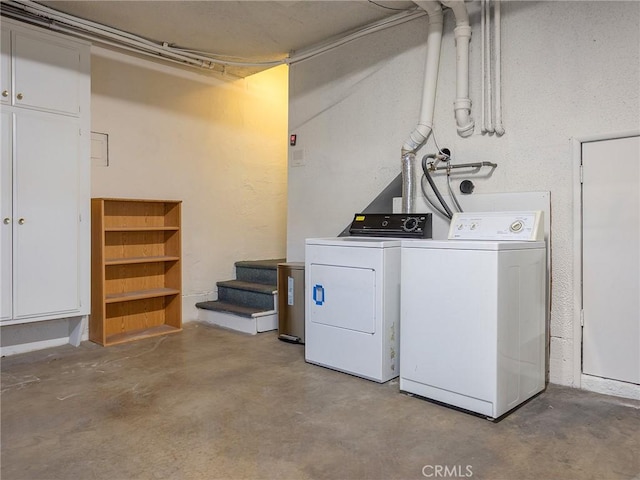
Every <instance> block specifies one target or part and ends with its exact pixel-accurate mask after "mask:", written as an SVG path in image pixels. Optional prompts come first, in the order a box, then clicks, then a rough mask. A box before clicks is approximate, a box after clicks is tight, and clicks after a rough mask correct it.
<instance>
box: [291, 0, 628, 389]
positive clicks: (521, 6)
mask: <svg viewBox="0 0 640 480" xmlns="http://www.w3.org/2000/svg"><path fill="white" fill-rule="evenodd" d="M468 7H469V10H470V13H471V24H472V28H473V37H472V42H471V77H472V79H471V85H470V92H471V99H472V101H473V103H474V111H473V116H474V117H475V119H476V123H477V124H478V123H479V121H480V113H479V112H478V109H477V107H478V106H479V104H480V95H481V84H480V75H479V74H480V51H479V48H478V45H479V41H480V26H479V19H480V14H479V2H472V3H468ZM502 7H503V8H502V14H503V24H502V26H503V28H502V39H503V43H502V45H503V56H502V65H503V77H502V79H503V117H504V125H505V128H506V134H505V135H504V136H503V137H502V138H497V137H495V136H487V135H484V136H483V135H481V134H480V133H479V132H480V129H479V127H478V126H477V127H476V133H475V134H474V135H473V136H472V137H470V138H467V139H462V138H459V137H457V135H456V130H455V120H454V117H453V100H454V97H455V50H454V40H453V27H454V22H453V18H452V14H451V12H447V13H446V22H445V37H444V40H443V45H442V59H441V68H440V76H439V83H438V95H437V104H436V113H435V134H436V138H437V140H438V143H439V145H440V147H445V146H446V147H449V148H450V149H451V150H452V152H453V156H454V160H455V161H457V162H469V161H483V160H488V161H493V162H496V163H498V165H499V166H498V168H497V169H496V170H495V172H494V174H493V175H491V176H489V177H479V176H474V175H467V176H465V177H462V178H470V179H472V180H473V181H474V183H475V184H476V190H475V191H476V192H477V193H495V192H527V191H550V192H551V202H552V238H551V244H552V298H551V329H550V334H551V355H550V362H551V363H550V380H551V381H552V382H554V383H560V384H567V385H570V384H573V382H574V362H579V361H580V358H579V357H578V358H574V349H573V335H574V333H573V318H574V313H573V289H574V282H576V281H579V279H574V278H573V276H572V271H573V270H572V262H573V231H574V230H573V217H572V214H573V210H572V209H573V177H572V175H573V164H572V151H571V146H572V144H571V138H572V137H582V136H587V135H594V134H601V133H614V132H623V131H629V130H634V129H638V127H639V126H640V98H639V91H640V88H639V87H638V86H639V85H640V3H637V2H606V1H603V2H571V1H567V2H565V1H557V2H520V1H503V3H502ZM426 22H427V20H426V18H421V19H418V20H415V21H412V22H410V23H407V24H405V25H403V26H400V27H394V28H393V29H389V30H386V31H383V32H379V33H376V34H373V35H370V36H367V37H364V38H362V39H360V40H357V41H355V42H351V43H349V44H347V45H345V46H343V47H341V48H338V49H335V50H332V51H330V52H328V53H326V54H324V55H322V56H319V57H316V58H314V59H311V60H307V61H304V62H302V63H299V64H296V65H293V66H291V68H290V85H289V92H290V95H289V101H290V104H289V129H290V133H296V134H297V135H298V145H297V146H295V147H290V148H289V189H288V191H289V198H288V220H287V222H288V223H287V232H288V235H287V258H288V260H289V261H300V260H303V258H304V239H305V238H306V237H316V236H333V235H336V234H338V233H339V232H340V231H341V230H342V229H343V228H344V227H345V226H346V225H347V224H348V223H349V222H350V221H351V220H352V216H353V214H354V213H355V212H357V211H358V210H361V209H362V208H364V207H365V206H366V205H367V204H368V203H369V202H370V201H371V200H372V199H373V198H374V197H375V196H376V195H377V194H378V193H379V192H380V190H382V188H384V187H385V186H386V185H387V184H388V183H389V182H390V181H391V180H392V179H393V178H394V177H395V176H396V175H397V174H398V173H399V172H400V147H401V145H402V143H403V141H404V139H405V138H406V136H407V135H408V134H409V133H410V131H411V130H412V129H413V127H414V126H415V123H416V121H417V119H418V111H419V106H420V101H421V88H422V75H423V70H424V65H425V54H426V50H425V41H426V33H427V23H426ZM433 151H434V147H433V143H432V140H430V141H429V144H428V146H427V147H425V148H423V149H422V150H421V151H420V152H419V154H418V158H420V157H421V156H422V155H423V154H426V153H430V152H433ZM294 159H295V162H294ZM614 161H615V160H614V159H606V160H603V162H604V165H611V162H614ZM300 164H301V165H300ZM462 178H460V179H462ZM454 188H457V182H456V185H455V186H454Z"/></svg>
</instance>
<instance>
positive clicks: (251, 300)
mask: <svg viewBox="0 0 640 480" xmlns="http://www.w3.org/2000/svg"><path fill="white" fill-rule="evenodd" d="M225 283H227V285H228V286H225ZM252 285H259V284H256V283H250V282H243V281H238V280H229V281H228V282H221V284H220V283H219V284H218V300H220V301H222V302H226V303H235V304H236V305H244V306H246V307H252V308H261V309H263V310H274V309H275V308H276V297H275V292H276V288H274V287H273V285H265V286H267V287H268V288H267V289H266V290H265V289H261V290H258V289H257V288H256V287H254V286H252ZM243 286H248V288H238V287H243Z"/></svg>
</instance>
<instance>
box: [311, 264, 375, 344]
mask: <svg viewBox="0 0 640 480" xmlns="http://www.w3.org/2000/svg"><path fill="white" fill-rule="evenodd" d="M375 273H376V272H375V270H373V269H370V268H357V267H345V266H339V265H318V264H311V285H310V288H311V290H312V294H311V298H310V300H311V302H312V303H311V321H312V322H314V323H320V324H323V325H328V326H332V327H337V328H346V329H348V330H354V331H356V332H363V333H375V331H376V326H375V305H376V279H375Z"/></svg>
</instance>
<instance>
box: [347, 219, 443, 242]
mask: <svg viewBox="0 0 640 480" xmlns="http://www.w3.org/2000/svg"><path fill="white" fill-rule="evenodd" d="M431 221H432V218H431V214H430V213H384V214H383V213H357V214H356V215H355V217H354V218H353V222H351V227H350V228H349V234H350V235H353V236H358V237H396V238H431Z"/></svg>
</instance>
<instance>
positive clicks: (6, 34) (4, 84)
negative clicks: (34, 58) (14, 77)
mask: <svg viewBox="0 0 640 480" xmlns="http://www.w3.org/2000/svg"><path fill="white" fill-rule="evenodd" d="M1 33H2V38H1V39H0V48H1V49H2V63H0V92H2V93H1V95H0V101H2V104H3V105H5V104H9V103H10V102H11V97H10V96H9V95H10V93H11V31H10V30H5V29H4V26H3V29H2V32H1Z"/></svg>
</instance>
